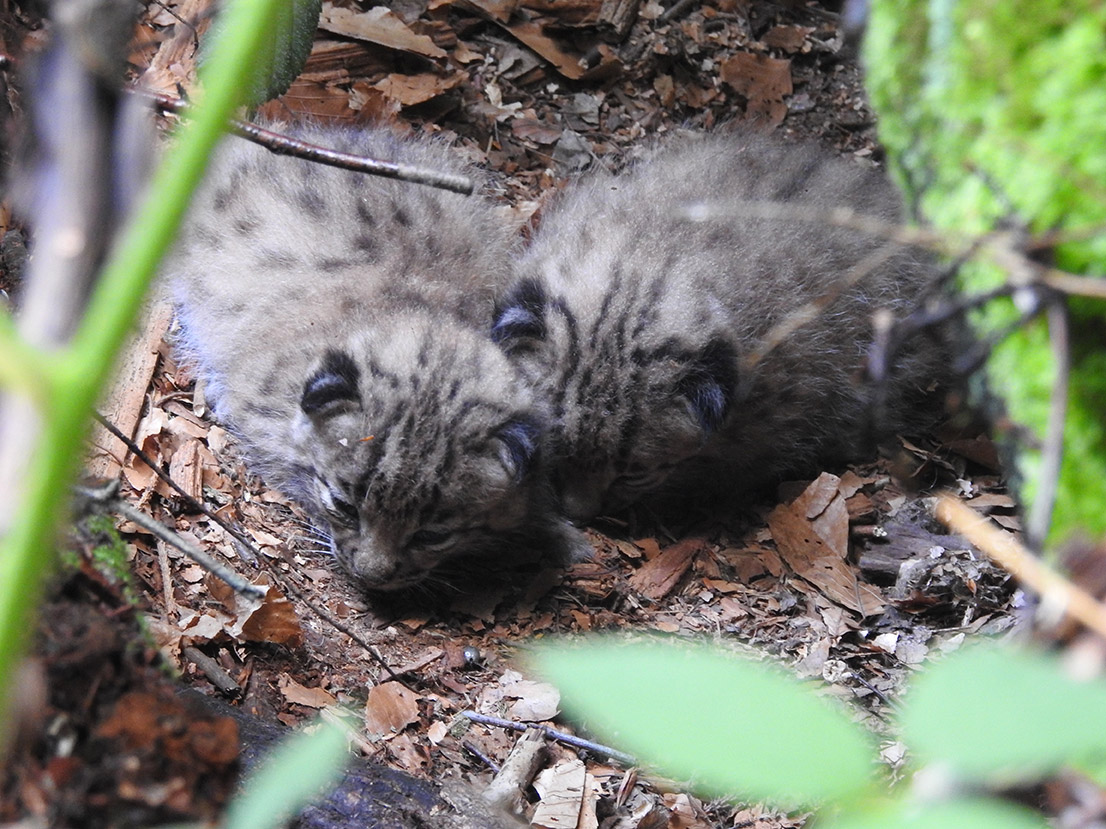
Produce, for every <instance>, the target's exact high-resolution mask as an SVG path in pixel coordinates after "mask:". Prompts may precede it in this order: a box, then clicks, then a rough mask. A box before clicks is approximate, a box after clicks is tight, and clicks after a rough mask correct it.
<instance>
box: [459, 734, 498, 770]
mask: <svg viewBox="0 0 1106 829" xmlns="http://www.w3.org/2000/svg"><path fill="white" fill-rule="evenodd" d="M461 748H463V749H464V750H465V751H467V752H468V753H469V754H471V755H473V756H474V757H475V758H476V759H477V760H479V761H480V762H481V763H483V764H484V765H485V766H487V767H488V768H489V769H491V772H492V774H499V764H498V763H496V762H495V760H493V759H492V758H491V757H489V756H488V755H487V754H485V753H484V752H482V751H481V750H480V749H479V748H478V747H477V746H476V745H475V744H474V743H470V742H469V741H468V740H462V741H461Z"/></svg>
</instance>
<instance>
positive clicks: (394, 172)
mask: <svg viewBox="0 0 1106 829" xmlns="http://www.w3.org/2000/svg"><path fill="white" fill-rule="evenodd" d="M134 91H135V92H137V93H139V94H141V95H144V96H146V97H148V98H150V99H151V100H152V101H153V102H154V104H155V106H157V108H158V109H160V110H161V111H163V112H172V113H178V114H179V113H183V112H187V111H188V104H187V103H185V102H184V101H182V100H180V99H179V98H171V97H169V96H168V95H162V94H161V93H158V92H151V91H149V90H145V89H135V90H134ZM230 129H231V132H233V133H234V134H235V135H239V136H242V137H243V138H248V139H249V140H250V141H253V142H254V143H256V144H260V145H261V146H263V147H265V148H266V149H268V150H270V151H272V152H274V153H277V154H278V155H293V156H296V157H298V158H306V159H307V160H308V161H314V162H317V163H319V164H327V165H329V166H331V167H339V168H341V169H343V170H353V171H354V172H356V173H368V174H370V175H374V176H381V177H383V178H394V179H399V180H400V181H409V182H411V183H412V184H425V185H426V186H428V187H437V188H438V189H440V190H449V191H450V192H452V193H460V194H461V195H463V196H471V195H472V192H473V190H475V189H476V185H475V184H474V183H473V181H472V179H470V178H466V177H465V176H459V175H455V174H453V173H443V172H440V171H438V170H428V169H426V168H424V167H414V166H412V165H410V164H394V163H392V162H390V161H377V160H375V159H372V158H365V157H364V156H360V155H351V154H349V153H340V152H337V151H335V150H328V149H327V148H326V147H320V146H318V145H316V144H308V143H307V142H305V141H300V140H298V139H295V138H289V137H288V136H286V135H281V134H280V133H276V132H272V131H271V130H267V129H264V128H262V127H259V126H257V124H251V123H249V122H248V121H239V120H237V119H234V120H232V121H231V126H230Z"/></svg>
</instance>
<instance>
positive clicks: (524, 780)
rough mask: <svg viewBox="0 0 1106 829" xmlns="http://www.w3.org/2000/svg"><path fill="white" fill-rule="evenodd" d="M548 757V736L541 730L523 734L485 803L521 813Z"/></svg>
mask: <svg viewBox="0 0 1106 829" xmlns="http://www.w3.org/2000/svg"><path fill="white" fill-rule="evenodd" d="M547 754H548V752H547V749H546V745H545V735H544V734H543V733H542V732H541V731H538V730H536V729H535V730H533V731H528V732H527V733H525V734H523V735H522V736H521V737H520V738H519V740H518V742H516V743H515V747H514V748H512V749H511V753H510V754H509V755H507V759H506V760H505V761H504V762H503V765H502V766H501V767H500V769H499V773H498V774H497V775H496V776H495V779H494V780H492V782H491V784H490V785H489V786H488V788H487V789H485V790H484V794H483V797H484V800H485V801H486V802H488V803H489V804H491V805H492V806H493V807H494V808H497V809H501V810H503V811H507V812H511V813H515V814H517V813H519V812H521V811H522V809H523V806H524V805H525V802H526V792H527V791H528V790H529V788H530V784H531V783H532V782H533V780H534V775H536V774H537V773H538V769H539V768H541V766H542V764H544V762H545V759H546V755H547Z"/></svg>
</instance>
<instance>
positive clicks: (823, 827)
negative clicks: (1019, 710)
mask: <svg viewBox="0 0 1106 829" xmlns="http://www.w3.org/2000/svg"><path fill="white" fill-rule="evenodd" d="M818 826H819V827H820V829H891V827H893V829H949V828H950V827H956V829H1044V827H1046V826H1048V824H1047V823H1046V822H1045V820H1044V818H1042V817H1041V816H1040V815H1039V814H1037V813H1036V812H1032V811H1030V810H1029V809H1023V808H1022V807H1020V806H1015V805H1014V804H1012V803H1004V802H1002V801H999V800H984V799H982V798H973V799H965V800H950V801H948V802H945V803H934V804H932V805H927V804H923V803H896V804H894V805H892V806H889V807H887V808H885V809H880V810H879V811H875V812H868V813H866V814H857V813H855V812H854V813H850V814H846V815H842V816H840V817H838V818H836V819H831V820H828V821H826V822H824V823H823V822H822V821H819V822H818Z"/></svg>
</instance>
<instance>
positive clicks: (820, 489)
mask: <svg viewBox="0 0 1106 829" xmlns="http://www.w3.org/2000/svg"><path fill="white" fill-rule="evenodd" d="M825 492H826V481H824V480H822V479H819V480H818V481H815V482H814V483H813V484H811V486H810V487H809V488H808V489H807V490H806V491H805V492H804V493H803V494H802V495H800V496H799V498H797V499H796V500H795V501H792V502H791V503H790V504H780V505H779V506H777V507H776V508H775V509H773V510H772V512H771V513H769V514H768V527H769V529H770V530H771V531H772V537H773V538H774V539H775V541H776V549H777V550H779V553H780V556H782V557H783V559H784V560H785V561H786V562H787V564H788V566H789V567H791V569H792V570H794V571H795V573H796V574H798V575H799V576H801V577H802V578H804V579H806V580H807V581H808V582H810V583H811V584H813V585H815V586H817V587H818V588H819V589H820V590H821V591H822V592H823V593H824V594H825V595H826V596H827V597H829V598H830V599H832V600H833V601H835V602H838V603H839V604H841V605H843V606H845V607H847V608H849V609H851V610H855V611H856V612H858V613H859V614H860V615H861V616H870V615H873V614H875V613H878V612H879V611H880V610H882V609H883V601H882V598H881V596H880V594H879V591H878V590H876V589H875V588H874V587H872V586H871V585H869V584H865V583H862V582H860V581H859V580H858V578H857V574H856V571H855V569H854V568H853V567H852V566H851V565H849V564H848V562H847V561H846V560H845V556H846V554H847V552H848V510H847V508H846V507H845V499H844V498H843V497H842V496H841V495H840V494H839V493H838V494H836V495H835V496H834V498H833V499H832V500H831V501H830V503H829V504H827V505H826V506H825V508H824V509H823V510H822V511H821V513H817V517H816V518H815V519H814V520H813V521H812V520H811V519H810V517H809V513H810V512H811V511H812V506H816V505H820V504H822V503H823V502H824V497H825ZM842 534H843V535H842ZM842 539H843V540H842Z"/></svg>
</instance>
